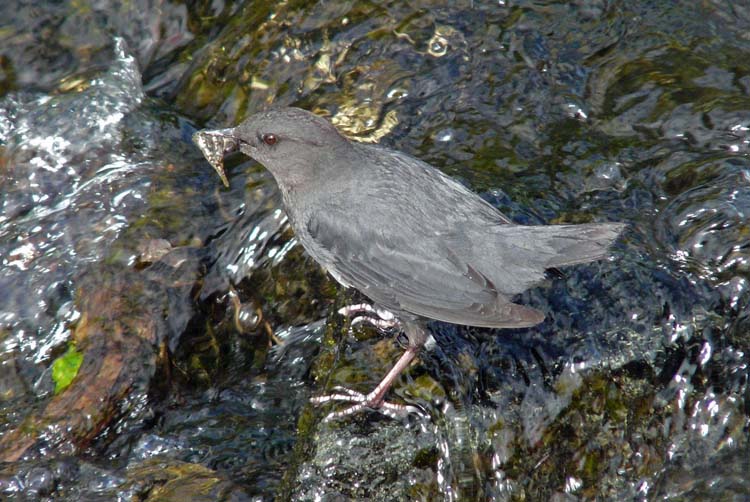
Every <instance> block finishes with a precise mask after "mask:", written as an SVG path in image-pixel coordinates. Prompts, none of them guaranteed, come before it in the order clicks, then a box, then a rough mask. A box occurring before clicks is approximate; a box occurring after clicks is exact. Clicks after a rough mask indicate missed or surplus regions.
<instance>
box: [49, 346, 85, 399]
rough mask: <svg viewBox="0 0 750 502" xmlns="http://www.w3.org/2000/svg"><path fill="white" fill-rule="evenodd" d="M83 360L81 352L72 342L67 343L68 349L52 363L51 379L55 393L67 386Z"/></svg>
mask: <svg viewBox="0 0 750 502" xmlns="http://www.w3.org/2000/svg"><path fill="white" fill-rule="evenodd" d="M82 362H83V354H82V353H80V352H78V350H76V346H75V344H74V343H71V344H70V345H68V351H67V352H66V353H65V354H63V355H61V356H60V357H58V358H57V359H55V362H53V363H52V380H54V381H55V394H59V393H61V392H62V391H64V390H65V389H67V388H68V386H69V385H70V382H72V381H73V379H74V378H75V377H76V375H77V374H78V369H79V368H80V367H81V363H82Z"/></svg>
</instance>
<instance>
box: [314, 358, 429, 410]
mask: <svg viewBox="0 0 750 502" xmlns="http://www.w3.org/2000/svg"><path fill="white" fill-rule="evenodd" d="M420 347H421V345H410V346H409V347H407V348H406V351H404V353H403V354H402V355H401V357H400V358H399V360H398V361H397V362H396V364H394V365H393V368H391V370H390V371H389V372H388V374H387V375H386V376H385V377H383V380H381V381H380V383H379V384H378V385H377V386H376V387H375V388H374V389H373V391H372V392H370V393H369V394H367V395H365V394H362V393H360V392H356V391H353V390H351V389H347V388H345V387H334V391H336V392H334V393H333V394H329V395H327V396H318V397H314V398H312V399H311V402H312V403H313V404H315V405H320V404H325V403H330V402H333V401H341V402H345V403H354V404H353V405H352V406H350V407H348V408H346V409H343V410H341V411H334V412H332V413H329V414H328V415H326V417H325V418H324V419H323V421H324V422H328V421H329V420H335V419H338V418H343V417H347V416H349V415H353V414H355V413H359V412H360V411H364V410H369V409H371V410H376V411H379V412H380V413H382V414H384V415H386V416H388V417H391V418H402V417H405V416H408V415H409V414H410V413H416V414H418V415H420V416H422V417H424V416H425V415H424V413H423V412H422V411H421V410H420V409H419V408H417V407H416V406H410V405H405V404H394V403H389V402H387V401H386V400H385V395H386V393H387V392H388V389H390V388H391V386H392V385H393V382H395V381H396V379H397V378H398V377H399V375H400V374H401V372H403V371H404V370H405V369H406V368H407V367H408V366H409V363H411V361H412V360H413V359H414V357H416V355H417V352H419V349H420Z"/></svg>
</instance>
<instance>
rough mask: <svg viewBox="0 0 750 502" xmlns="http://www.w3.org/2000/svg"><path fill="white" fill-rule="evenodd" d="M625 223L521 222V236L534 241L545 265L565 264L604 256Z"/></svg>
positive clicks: (517, 229)
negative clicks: (537, 224) (569, 223)
mask: <svg viewBox="0 0 750 502" xmlns="http://www.w3.org/2000/svg"><path fill="white" fill-rule="evenodd" d="M625 226H626V225H625V224H623V223H586V224H583V225H542V226H518V227H515V228H514V230H515V231H517V232H519V234H523V235H522V236H521V235H519V237H521V238H522V240H524V241H526V242H530V243H531V242H533V243H535V244H534V248H535V249H536V250H537V252H539V255H538V256H539V257H540V258H542V259H543V260H544V263H543V266H544V267H545V268H550V267H564V266H567V265H575V264H577V263H587V262H590V261H594V260H598V259H600V258H603V257H604V256H605V255H606V254H607V250H608V249H609V247H610V245H611V244H612V242H614V240H615V239H617V237H618V236H619V235H620V233H621V232H622V231H623V229H624V228H625Z"/></svg>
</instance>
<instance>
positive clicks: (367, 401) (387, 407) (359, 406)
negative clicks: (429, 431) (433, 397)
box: [310, 386, 425, 422]
mask: <svg viewBox="0 0 750 502" xmlns="http://www.w3.org/2000/svg"><path fill="white" fill-rule="evenodd" d="M333 390H334V391H335V392H334V393H333V394H328V395H325V396H317V397H313V398H312V399H310V402H311V403H313V404H314V405H322V404H326V403H330V402H334V401H335V402H345V403H354V404H353V405H352V406H350V407H348V408H345V409H343V410H340V411H334V412H331V413H329V414H328V415H326V416H325V418H324V419H323V422H330V421H332V420H337V419H339V418H343V417H348V416H350V415H354V414H356V413H359V412H361V411H365V410H373V411H377V412H379V413H382V414H383V415H386V416H387V417H390V418H394V419H398V418H406V417H408V416H409V415H410V414H416V415H419V416H420V417H425V414H424V412H423V410H422V409H420V408H418V407H416V406H411V405H408V404H396V403H390V402H388V401H384V400H383V399H382V397H379V396H378V395H377V393H376V391H373V392H371V393H369V394H362V393H361V392H357V391H355V390H352V389H347V388H346V387H339V386H337V387H334V388H333Z"/></svg>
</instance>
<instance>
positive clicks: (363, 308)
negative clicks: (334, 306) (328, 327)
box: [338, 303, 400, 330]
mask: <svg viewBox="0 0 750 502" xmlns="http://www.w3.org/2000/svg"><path fill="white" fill-rule="evenodd" d="M338 312H339V314H341V315H343V316H346V317H352V316H354V317H353V318H352V321H351V325H352V326H356V325H358V324H362V323H364V322H366V323H369V324H372V325H373V326H375V327H376V328H378V329H382V330H387V329H394V328H398V327H399V326H400V323H399V322H398V319H397V318H396V315H395V314H394V313H393V312H390V311H388V310H385V309H379V308H375V307H373V306H372V305H370V304H367V303H357V304H355V305H347V306H346V307H342V308H340V309H339V311H338ZM362 313H364V315H358V314H362Z"/></svg>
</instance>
